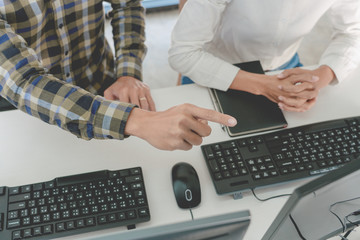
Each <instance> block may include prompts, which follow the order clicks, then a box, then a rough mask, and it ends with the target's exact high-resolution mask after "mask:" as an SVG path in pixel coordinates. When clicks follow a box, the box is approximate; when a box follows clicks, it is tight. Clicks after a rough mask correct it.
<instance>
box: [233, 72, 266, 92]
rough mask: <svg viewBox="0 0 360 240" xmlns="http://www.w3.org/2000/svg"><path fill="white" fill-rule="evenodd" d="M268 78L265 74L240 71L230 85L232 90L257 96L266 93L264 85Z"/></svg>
mask: <svg viewBox="0 0 360 240" xmlns="http://www.w3.org/2000/svg"><path fill="white" fill-rule="evenodd" d="M267 79H268V77H267V76H266V75H263V74H255V73H250V72H246V71H243V70H239V71H238V73H237V74H236V77H235V78H234V81H233V82H232V83H231V85H230V89H235V90H241V91H245V92H249V93H252V94H256V95H262V94H263V93H264V84H265V83H266V80H267Z"/></svg>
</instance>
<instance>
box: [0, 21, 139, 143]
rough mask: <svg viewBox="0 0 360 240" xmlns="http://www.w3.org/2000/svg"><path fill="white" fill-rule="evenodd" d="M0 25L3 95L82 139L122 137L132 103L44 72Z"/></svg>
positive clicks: (32, 55) (18, 40)
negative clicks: (87, 89) (115, 101)
mask: <svg viewBox="0 0 360 240" xmlns="http://www.w3.org/2000/svg"><path fill="white" fill-rule="evenodd" d="M1 23H2V24H5V23H4V22H1ZM1 26H2V28H1ZM1 26H0V38H1V39H2V40H3V41H1V43H0V53H2V54H0V66H1V69H2V71H1V72H0V85H1V88H0V94H1V95H2V96H4V97H6V98H7V99H9V100H10V102H11V103H13V104H14V105H15V106H16V107H17V108H18V109H20V110H22V111H24V112H25V113H27V114H29V115H32V116H34V117H36V118H39V119H41V120H42V121H44V122H47V123H49V124H53V125H57V126H59V127H61V128H62V129H64V130H67V131H69V132H71V133H73V134H75V135H76V136H78V137H81V138H83V139H91V138H118V139H122V138H124V127H125V124H126V121H127V117H128V113H129V112H130V109H131V108H132V107H133V105H130V104H120V103H114V102H112V101H106V100H105V99H103V98H101V97H100V96H94V95H92V94H90V93H89V92H87V91H85V90H83V89H81V88H79V87H76V86H74V85H72V84H68V83H65V82H64V81H61V80H59V79H57V78H55V77H54V76H53V75H51V74H47V73H46V71H45V69H44V67H43V66H42V65H41V62H40V61H39V60H38V57H37V55H36V53H35V51H34V50H32V49H30V48H27V47H26V44H25V43H24V42H23V39H22V38H21V37H20V36H18V35H16V34H15V33H14V32H13V31H11V28H10V27H8V26H5V25H1Z"/></svg>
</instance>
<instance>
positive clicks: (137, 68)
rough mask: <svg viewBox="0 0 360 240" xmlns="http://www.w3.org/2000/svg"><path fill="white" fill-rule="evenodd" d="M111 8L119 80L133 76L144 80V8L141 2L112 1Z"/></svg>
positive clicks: (127, 0) (128, 0)
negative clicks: (142, 71) (122, 77)
mask: <svg viewBox="0 0 360 240" xmlns="http://www.w3.org/2000/svg"><path fill="white" fill-rule="evenodd" d="M124 2H125V3H124ZM120 4H122V5H120ZM124 4H125V6H123V5H124ZM111 6H112V8H113V18H112V21H111V25H112V29H113V38H114V44H115V57H116V70H117V78H119V77H121V76H131V77H134V78H136V79H139V80H142V73H141V68H142V61H143V59H144V57H145V54H146V50H147V49H146V46H145V12H144V8H143V7H142V5H141V2H140V1H130V0H122V1H120V3H119V1H111Z"/></svg>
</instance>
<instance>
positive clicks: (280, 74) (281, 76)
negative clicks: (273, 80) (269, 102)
mask: <svg viewBox="0 0 360 240" xmlns="http://www.w3.org/2000/svg"><path fill="white" fill-rule="evenodd" d="M277 77H278V78H283V77H285V74H283V73H279V74H278V75H277Z"/></svg>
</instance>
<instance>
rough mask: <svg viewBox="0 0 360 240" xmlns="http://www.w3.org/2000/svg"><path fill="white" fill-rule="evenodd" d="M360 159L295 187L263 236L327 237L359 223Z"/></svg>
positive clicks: (267, 238) (278, 238)
mask: <svg viewBox="0 0 360 240" xmlns="http://www.w3.org/2000/svg"><path fill="white" fill-rule="evenodd" d="M359 183H360V159H359V158H358V159H354V160H352V162H350V163H347V164H346V165H345V166H343V167H341V168H339V169H337V170H334V171H331V172H329V173H327V174H325V175H323V176H321V177H319V178H317V179H315V180H313V181H311V182H309V183H307V184H305V185H303V186H301V187H299V188H297V189H296V190H294V192H293V194H292V195H291V197H290V198H289V199H288V201H287V202H286V204H285V205H284V207H283V208H282V210H281V211H280V212H279V214H278V216H277V217H276V218H275V220H274V222H273V223H272V224H271V226H270V227H269V229H268V230H267V232H266V233H265V235H264V237H263V238H262V240H270V239H271V240H275V239H276V240H285V239H286V240H288V239H292V240H297V239H299V240H304V239H307V240H308V239H328V238H330V237H333V236H337V235H339V234H341V233H342V232H346V231H348V230H350V229H352V228H354V227H356V226H357V225H358V224H359V223H360V214H359V215H356V214H353V213H356V211H359V209H360V187H359Z"/></svg>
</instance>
